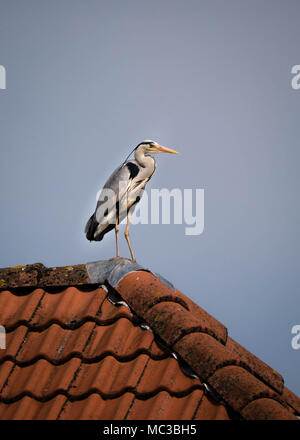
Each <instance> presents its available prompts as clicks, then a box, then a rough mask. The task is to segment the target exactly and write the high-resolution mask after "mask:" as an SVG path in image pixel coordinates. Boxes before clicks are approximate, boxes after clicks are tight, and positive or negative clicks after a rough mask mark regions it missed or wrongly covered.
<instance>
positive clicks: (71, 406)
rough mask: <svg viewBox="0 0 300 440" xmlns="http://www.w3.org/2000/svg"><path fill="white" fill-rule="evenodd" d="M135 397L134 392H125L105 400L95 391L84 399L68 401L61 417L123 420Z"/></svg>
mask: <svg viewBox="0 0 300 440" xmlns="http://www.w3.org/2000/svg"><path fill="white" fill-rule="evenodd" d="M133 397H134V394H132V393H124V394H122V395H121V396H120V397H117V398H115V399H106V400H104V399H103V398H102V397H101V396H100V395H99V394H96V393H93V394H91V395H90V396H88V397H87V398H86V399H83V400H77V401H74V402H70V401H67V403H66V405H65V406H64V407H63V411H62V412H61V413H60V416H59V419H61V420H74V419H75V420H78V419H84V420H99V419H100V420H123V419H124V418H125V416H126V414H127V411H128V408H129V407H130V405H131V402H132V399H133Z"/></svg>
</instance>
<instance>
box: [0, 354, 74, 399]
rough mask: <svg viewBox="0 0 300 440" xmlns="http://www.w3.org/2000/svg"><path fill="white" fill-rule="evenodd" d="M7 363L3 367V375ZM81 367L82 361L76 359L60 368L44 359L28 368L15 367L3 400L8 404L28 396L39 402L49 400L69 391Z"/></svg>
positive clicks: (3, 393)
mask: <svg viewBox="0 0 300 440" xmlns="http://www.w3.org/2000/svg"><path fill="white" fill-rule="evenodd" d="M8 362H9V364H11V362H10V361H8ZM6 363H7V362H4V364H2V366H1V374H2V368H3V367H4V368H5V365H6ZM79 365H80V359H76V358H73V359H71V360H70V361H68V362H66V363H65V364H63V365H58V366H54V365H52V364H51V363H49V362H48V361H46V360H44V359H40V360H39V361H37V362H35V363H34V364H32V365H29V366H26V367H19V366H18V365H14V366H13V368H12V370H11V372H10V375H9V377H8V381H7V383H6V385H5V386H4V387H3V389H2V391H1V399H2V400H3V401H4V402H6V403H7V402H9V401H13V400H15V399H19V398H20V397H21V396H22V395H24V394H28V395H30V396H32V397H35V398H36V399H37V400H41V399H47V400H48V399H49V398H50V397H51V396H52V395H54V394H58V393H59V392H62V391H63V392H66V391H67V390H68V387H69V385H70V383H71V381H72V379H73V377H74V374H75V372H76V371H77V369H78V367H79Z"/></svg>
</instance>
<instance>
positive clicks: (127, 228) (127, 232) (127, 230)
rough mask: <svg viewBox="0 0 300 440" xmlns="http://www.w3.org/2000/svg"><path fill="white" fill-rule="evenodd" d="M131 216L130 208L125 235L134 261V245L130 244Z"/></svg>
mask: <svg viewBox="0 0 300 440" xmlns="http://www.w3.org/2000/svg"><path fill="white" fill-rule="evenodd" d="M130 218H131V211H130V209H129V211H128V213H127V224H126V228H125V232H124V235H125V238H126V241H127V244H128V247H129V251H130V255H131V259H132V261H133V262H135V256H134V253H133V250H132V247H131V244H130V240H129V224H130Z"/></svg>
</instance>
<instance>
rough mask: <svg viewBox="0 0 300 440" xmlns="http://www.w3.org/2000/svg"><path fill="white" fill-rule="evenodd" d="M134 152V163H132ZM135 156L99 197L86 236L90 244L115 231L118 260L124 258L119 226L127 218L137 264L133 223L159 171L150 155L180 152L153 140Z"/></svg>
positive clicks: (126, 163) (142, 144)
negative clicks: (146, 192) (135, 211)
mask: <svg viewBox="0 0 300 440" xmlns="http://www.w3.org/2000/svg"><path fill="white" fill-rule="evenodd" d="M133 152H134V160H129V161H128V158H129V156H130V155H131V153H133ZM131 153H130V154H129V156H128V157H127V158H126V160H125V161H124V162H123V163H122V165H120V166H119V167H118V168H117V169H116V170H115V171H114V172H113V174H112V175H111V176H110V178H109V179H108V181H107V182H106V183H105V185H104V187H103V189H102V191H101V193H100V196H99V198H98V202H97V206H96V209H95V212H94V214H93V215H92V216H91V217H90V219H89V221H88V222H87V224H86V227H85V234H86V238H87V239H88V240H90V241H101V240H102V238H103V237H104V235H105V234H106V233H107V232H109V231H111V230H112V229H115V234H116V254H117V255H116V256H117V258H118V257H119V256H120V255H119V224H120V223H121V222H122V221H123V220H124V218H125V217H126V216H127V224H126V228H125V238H126V241H127V244H128V247H129V251H130V255H131V258H132V261H135V257H134V253H133V250H132V247H131V244H130V241H129V224H130V218H131V215H132V213H133V211H134V208H135V205H136V204H137V203H138V202H139V201H140V199H141V196H142V192H143V189H144V187H145V185H146V183H147V182H148V181H149V180H150V179H151V177H152V175H153V173H154V171H155V168H156V162H155V160H154V158H153V157H152V156H150V154H154V153H172V154H178V153H177V151H175V150H172V149H171V148H166V147H163V146H161V145H159V144H158V143H157V142H154V141H151V140H145V141H143V142H141V143H140V144H138V145H137V147H136V148H135V149H134V150H133V151H132V152H131Z"/></svg>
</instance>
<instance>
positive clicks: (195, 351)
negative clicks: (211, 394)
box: [173, 333, 234, 380]
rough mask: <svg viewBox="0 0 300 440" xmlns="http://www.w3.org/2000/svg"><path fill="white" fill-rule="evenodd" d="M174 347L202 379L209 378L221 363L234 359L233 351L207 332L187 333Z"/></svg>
mask: <svg viewBox="0 0 300 440" xmlns="http://www.w3.org/2000/svg"><path fill="white" fill-rule="evenodd" d="M173 348H174V350H175V351H176V352H177V353H179V354H180V356H181V357H182V358H183V359H184V360H185V361H186V362H187V363H188V364H189V365H190V366H191V367H192V368H193V369H194V371H195V372H196V373H197V374H198V375H199V376H200V378H201V379H202V380H207V378H208V377H209V376H211V375H212V374H213V373H214V371H215V370H216V368H217V367H218V366H219V365H222V364H224V363H226V362H233V361H234V360H233V358H232V355H231V353H230V352H227V351H226V350H224V346H223V345H222V344H221V343H220V342H219V341H217V340H216V339H214V338H213V337H211V336H210V335H208V334H206V333H190V334H187V335H185V336H183V338H181V339H180V340H179V341H178V342H177V343H176V344H175V345H174V346H173Z"/></svg>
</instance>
